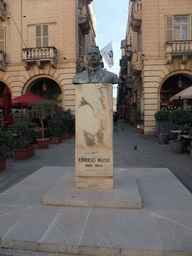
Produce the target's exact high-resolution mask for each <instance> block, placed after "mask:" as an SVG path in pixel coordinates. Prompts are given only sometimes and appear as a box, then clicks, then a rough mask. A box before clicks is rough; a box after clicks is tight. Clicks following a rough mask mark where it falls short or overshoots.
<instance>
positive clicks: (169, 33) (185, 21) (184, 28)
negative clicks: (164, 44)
mask: <svg viewBox="0 0 192 256" xmlns="http://www.w3.org/2000/svg"><path fill="white" fill-rule="evenodd" d="M177 40H192V15H189V16H174V15H168V16H166V41H177Z"/></svg>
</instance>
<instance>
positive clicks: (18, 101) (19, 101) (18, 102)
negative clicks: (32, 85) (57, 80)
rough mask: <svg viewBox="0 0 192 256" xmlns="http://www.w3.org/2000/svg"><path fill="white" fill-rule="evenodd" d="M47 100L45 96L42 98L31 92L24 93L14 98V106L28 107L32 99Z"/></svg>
mask: <svg viewBox="0 0 192 256" xmlns="http://www.w3.org/2000/svg"><path fill="white" fill-rule="evenodd" d="M42 100H45V99H44V98H41V97H39V96H37V95H35V94H33V93H31V92H29V93H26V94H23V95H21V96H19V97H17V98H14V99H13V100H12V107H13V108H17V107H23V108H25V107H28V106H29V104H30V102H32V101H42Z"/></svg>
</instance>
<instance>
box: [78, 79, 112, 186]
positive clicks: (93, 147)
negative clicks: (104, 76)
mask: <svg viewBox="0 0 192 256" xmlns="http://www.w3.org/2000/svg"><path fill="white" fill-rule="evenodd" d="M112 92H113V87H112V84H106V83H105V84H98V83H95V84H77V85H76V145H75V146H76V147H75V171H76V188H79V189H106V190H109V189H113V100H112V99H113V96H112Z"/></svg>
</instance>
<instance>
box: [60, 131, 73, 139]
mask: <svg viewBox="0 0 192 256" xmlns="http://www.w3.org/2000/svg"><path fill="white" fill-rule="evenodd" d="M70 138H71V133H70V132H67V133H63V135H62V139H63V140H68V139H70Z"/></svg>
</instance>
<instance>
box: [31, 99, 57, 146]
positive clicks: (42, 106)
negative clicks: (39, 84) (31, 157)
mask: <svg viewBox="0 0 192 256" xmlns="http://www.w3.org/2000/svg"><path fill="white" fill-rule="evenodd" d="M30 107H31V109H30V111H29V112H30V113H31V114H32V115H33V116H34V117H37V118H38V119H39V121H40V123H41V138H38V139H37V144H38V147H39V148H40V149H45V148H48V146H49V140H50V139H49V138H45V132H44V121H45V119H46V118H47V117H48V115H52V113H53V110H54V108H55V106H54V104H53V102H52V101H51V100H43V101H34V102H31V103H30Z"/></svg>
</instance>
